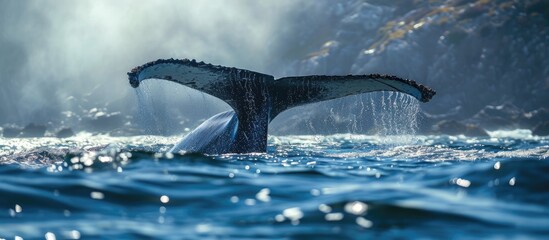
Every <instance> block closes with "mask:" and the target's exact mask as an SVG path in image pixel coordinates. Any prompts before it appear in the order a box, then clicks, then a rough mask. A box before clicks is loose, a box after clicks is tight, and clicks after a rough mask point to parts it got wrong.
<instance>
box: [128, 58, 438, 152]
mask: <svg viewBox="0 0 549 240" xmlns="http://www.w3.org/2000/svg"><path fill="white" fill-rule="evenodd" d="M128 77H129V81H130V85H131V86H132V87H134V88H136V87H138V86H139V84H140V82H141V81H143V80H146V79H163V80H168V81H172V82H176V83H179V84H182V85H184V86H187V87H190V88H193V89H196V90H199V91H202V92H204V93H207V94H209V95H212V96H214V97H217V98H219V99H221V100H223V101H225V102H226V103H228V104H229V106H231V107H232V108H233V110H234V111H228V112H224V113H220V114H218V115H215V116H213V117H212V118H210V119H208V120H206V121H205V122H204V123H202V124H201V125H200V126H199V127H198V128H196V129H195V130H193V131H192V132H191V133H189V134H188V135H187V136H185V138H183V139H182V140H181V141H180V142H179V143H178V144H176V146H174V147H173V148H172V149H171V150H170V151H172V152H180V151H185V152H197V153H206V154H222V153H249V152H265V151H266V150H267V130H268V125H269V123H270V122H271V120H273V119H274V118H275V117H276V116H277V115H278V114H279V113H281V112H283V111H284V110H287V109H289V108H292V107H296V106H300V105H304V104H308V103H314V102H320V101H326V100H330V99H335V98H340V97H345V96H350V95H355V94H360V93H367V92H375V91H396V92H402V93H406V94H409V95H411V96H413V97H414V98H416V99H418V100H419V101H421V102H428V101H429V100H430V99H431V98H432V97H433V96H434V95H435V91H434V90H432V89H430V88H428V87H426V86H423V85H421V84H418V83H416V82H415V81H412V80H407V79H402V78H399V77H396V76H389V75H381V74H369V75H348V76H299V77H284V78H279V79H276V80H275V79H274V77H273V76H271V75H267V74H263V73H258V72H254V71H249V70H244V69H238V68H230V67H223V66H214V65H211V64H207V63H204V62H197V61H195V60H188V59H183V60H178V59H159V60H156V61H153V62H149V63H147V64H144V65H142V66H139V67H136V68H134V69H132V70H131V71H130V72H129V73H128Z"/></svg>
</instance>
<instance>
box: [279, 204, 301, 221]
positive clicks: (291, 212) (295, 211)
mask: <svg viewBox="0 0 549 240" xmlns="http://www.w3.org/2000/svg"><path fill="white" fill-rule="evenodd" d="M282 215H284V217H286V218H288V219H290V220H292V221H299V219H301V218H303V212H302V211H301V209H299V208H298V207H294V208H288V209H284V211H282Z"/></svg>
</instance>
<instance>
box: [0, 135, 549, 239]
mask: <svg viewBox="0 0 549 240" xmlns="http://www.w3.org/2000/svg"><path fill="white" fill-rule="evenodd" d="M490 134H491V137H490V138H470V137H463V136H393V137H379V136H365V135H352V134H342V135H331V136H283V137H276V136H271V137H270V138H269V147H268V153H257V154H243V155H234V154H229V155H214V156H204V155H197V154H191V155H179V154H175V155H173V154H164V153H163V152H165V151H166V150H167V149H169V148H170V147H171V146H172V144H173V143H174V142H176V141H177V138H175V137H158V136H139V137H109V136H92V135H86V134H80V135H78V136H75V137H72V138H67V139H56V138H38V139H5V138H0V179H1V180H0V238H2V239H372V238H374V239H380V238H381V239H391V238H397V239H408V238H419V239H543V238H545V239H547V238H548V237H549V174H548V173H549V159H548V158H549V138H541V137H532V136H531V135H530V132H529V131H523V130H516V131H508V132H492V133H490Z"/></svg>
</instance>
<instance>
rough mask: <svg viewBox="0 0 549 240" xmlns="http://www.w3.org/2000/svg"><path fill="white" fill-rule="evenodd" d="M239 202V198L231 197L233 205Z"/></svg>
mask: <svg viewBox="0 0 549 240" xmlns="http://www.w3.org/2000/svg"><path fill="white" fill-rule="evenodd" d="M238 200H239V199H238V197H237V196H232V197H231V202H232V203H237V202H238Z"/></svg>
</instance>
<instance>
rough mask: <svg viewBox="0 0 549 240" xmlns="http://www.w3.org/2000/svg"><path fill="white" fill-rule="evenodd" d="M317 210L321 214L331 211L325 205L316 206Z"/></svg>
mask: <svg viewBox="0 0 549 240" xmlns="http://www.w3.org/2000/svg"><path fill="white" fill-rule="evenodd" d="M318 210H320V211H321V212H323V213H330V212H331V211H332V207H330V206H328V205H326V204H320V205H318Z"/></svg>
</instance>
